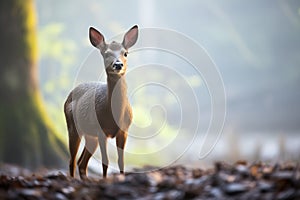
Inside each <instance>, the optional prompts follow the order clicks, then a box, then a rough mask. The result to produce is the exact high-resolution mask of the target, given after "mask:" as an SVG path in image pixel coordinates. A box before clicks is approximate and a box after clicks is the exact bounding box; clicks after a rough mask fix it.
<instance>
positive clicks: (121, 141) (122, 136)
mask: <svg viewBox="0 0 300 200" xmlns="http://www.w3.org/2000/svg"><path fill="white" fill-rule="evenodd" d="M126 139H127V132H119V133H118V135H117V138H116V143H117V150H118V165H119V169H120V173H121V174H124V147H125V143H126Z"/></svg>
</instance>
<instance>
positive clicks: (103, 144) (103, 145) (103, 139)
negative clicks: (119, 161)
mask: <svg viewBox="0 0 300 200" xmlns="http://www.w3.org/2000/svg"><path fill="white" fill-rule="evenodd" d="M98 140H99V145H100V150H101V157H102V169H103V178H106V175H107V167H108V156H107V150H106V149H107V138H106V136H105V135H104V134H100V136H99V137H98Z"/></svg>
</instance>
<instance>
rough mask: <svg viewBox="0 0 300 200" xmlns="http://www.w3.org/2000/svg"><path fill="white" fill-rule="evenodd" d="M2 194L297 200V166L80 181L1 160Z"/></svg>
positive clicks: (172, 170) (224, 167)
mask: <svg viewBox="0 0 300 200" xmlns="http://www.w3.org/2000/svg"><path fill="white" fill-rule="evenodd" d="M149 169H150V171H149ZM145 170H148V171H149V172H147V173H139V172H138V171H145ZM0 199H29V200H31V199H59V200H65V199H86V200H89V199H149V200H150V199H151V200H152V199H270V200H274V199H300V168H299V166H298V164H296V163H283V164H275V165H270V164H264V163H260V162H259V163H254V164H249V163H247V162H245V161H239V162H237V163H235V164H231V165H229V164H226V163H222V162H218V163H216V164H215V166H214V167H213V168H212V169H208V170H202V169H200V168H187V167H184V166H171V167H167V168H164V169H161V170H156V171H151V167H147V169H145V168H142V169H136V170H133V171H132V172H129V173H127V174H126V175H125V176H124V175H119V174H111V175H109V177H108V178H107V179H92V180H86V181H82V180H79V179H74V178H71V177H69V176H68V175H66V173H65V172H62V171H58V170H51V171H49V170H42V171H39V172H37V173H33V172H31V171H29V170H26V169H23V168H19V167H17V166H13V165H6V164H2V165H1V166H0Z"/></svg>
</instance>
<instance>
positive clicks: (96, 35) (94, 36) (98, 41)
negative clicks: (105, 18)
mask: <svg viewBox="0 0 300 200" xmlns="http://www.w3.org/2000/svg"><path fill="white" fill-rule="evenodd" d="M89 35H90V41H91V43H92V45H93V46H94V47H96V48H98V49H100V50H102V49H103V48H104V47H105V41H104V37H103V35H102V34H101V33H100V32H99V31H97V30H96V29H95V28H93V27H90V30H89Z"/></svg>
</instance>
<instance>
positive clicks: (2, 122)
mask: <svg viewBox="0 0 300 200" xmlns="http://www.w3.org/2000/svg"><path fill="white" fill-rule="evenodd" d="M0 45H1V47H0V161H1V162H9V163H15V164H19V165H22V166H26V167H31V168H32V167H39V166H52V167H54V166H58V165H60V166H61V164H62V161H63V159H64V157H65V155H66V148H65V145H64V144H63V143H62V141H60V140H59V139H58V138H57V137H56V135H55V134H54V130H53V127H51V126H50V123H49V120H48V118H47V117H46V115H45V112H44V110H45V109H44V108H43V106H44V105H43V104H42V101H41V95H40V93H39V89H38V82H37V68H36V60H37V40H36V15H35V8H34V2H33V0H1V1H0Z"/></svg>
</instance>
